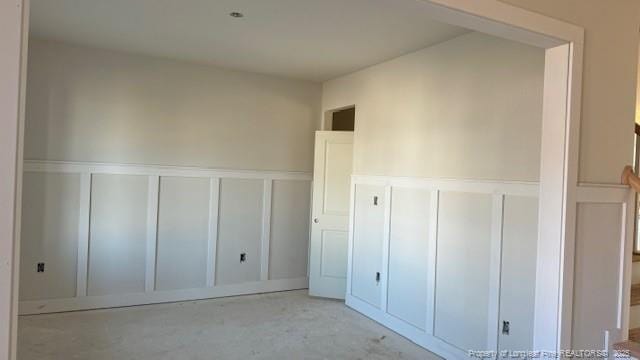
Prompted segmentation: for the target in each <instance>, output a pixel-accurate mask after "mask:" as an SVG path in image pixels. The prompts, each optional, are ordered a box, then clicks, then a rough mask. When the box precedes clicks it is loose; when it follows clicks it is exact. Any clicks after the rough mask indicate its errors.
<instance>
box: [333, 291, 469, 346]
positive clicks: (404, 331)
mask: <svg viewBox="0 0 640 360" xmlns="http://www.w3.org/2000/svg"><path fill="white" fill-rule="evenodd" d="M345 302H346V305H347V306H348V307H350V308H352V309H354V310H355V311H357V312H359V313H361V314H363V315H364V316H366V317H368V318H370V319H371V320H373V321H375V322H377V323H380V324H381V325H383V326H385V327H387V328H389V329H391V330H393V331H394V332H396V333H398V334H400V335H402V336H404V337H405V338H407V339H408V340H410V341H411V342H413V343H415V344H416V345H418V346H421V347H423V348H425V349H427V350H429V351H431V352H433V353H434V354H436V355H438V356H442V357H443V358H445V359H469V357H468V355H467V353H466V352H465V351H462V350H460V349H458V348H456V347H454V346H453V345H450V344H448V343H446V342H444V341H442V340H440V339H439V338H437V337H435V336H434V335H432V334H428V333H427V332H426V331H424V330H421V329H418V328H417V327H415V326H413V325H410V324H409V323H406V322H404V321H402V320H400V319H398V318H396V317H394V316H393V315H390V314H388V313H385V312H383V311H382V310H380V309H378V308H376V307H375V306H373V305H371V304H369V303H367V302H365V301H362V300H360V299H358V298H357V297H355V296H353V295H350V294H347V296H346V299H345Z"/></svg>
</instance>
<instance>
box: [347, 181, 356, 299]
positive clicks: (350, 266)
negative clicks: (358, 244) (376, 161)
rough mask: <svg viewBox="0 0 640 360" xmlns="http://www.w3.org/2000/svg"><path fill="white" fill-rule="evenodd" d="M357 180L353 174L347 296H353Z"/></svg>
mask: <svg viewBox="0 0 640 360" xmlns="http://www.w3.org/2000/svg"><path fill="white" fill-rule="evenodd" d="M355 209H356V180H355V179H354V176H353V175H352V176H351V185H350V186H349V233H348V237H347V290H346V293H345V296H351V276H352V274H353V233H354V229H355V220H356V214H355V212H356V211H355Z"/></svg>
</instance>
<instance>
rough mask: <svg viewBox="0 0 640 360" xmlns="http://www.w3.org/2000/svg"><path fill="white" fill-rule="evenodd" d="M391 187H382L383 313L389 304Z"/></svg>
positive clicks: (381, 295) (381, 296)
mask: <svg viewBox="0 0 640 360" xmlns="http://www.w3.org/2000/svg"><path fill="white" fill-rule="evenodd" d="M391 192H392V188H391V185H386V186H385V187H384V224H383V237H382V271H383V272H382V279H381V284H380V285H381V290H382V291H381V294H380V298H381V299H382V303H381V304H380V306H381V309H382V311H383V312H384V313H386V312H387V304H388V302H389V297H388V290H389V246H390V237H391V201H392V199H391V196H392V195H391Z"/></svg>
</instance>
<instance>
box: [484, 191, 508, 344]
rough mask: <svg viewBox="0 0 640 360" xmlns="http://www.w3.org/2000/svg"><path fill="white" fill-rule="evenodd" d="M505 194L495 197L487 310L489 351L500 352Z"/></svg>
mask: <svg viewBox="0 0 640 360" xmlns="http://www.w3.org/2000/svg"><path fill="white" fill-rule="evenodd" d="M504 200H505V196H504V194H494V195H493V214H492V216H491V217H492V219H491V255H490V257H491V258H490V262H489V264H490V265H489V266H490V268H489V289H490V292H489V301H488V303H489V304H488V305H489V306H488V309H487V349H488V350H493V351H498V341H499V335H498V334H499V329H500V282H501V276H502V239H503V235H502V234H503V227H504Z"/></svg>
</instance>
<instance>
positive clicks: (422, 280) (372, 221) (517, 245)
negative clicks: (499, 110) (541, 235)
mask: <svg viewBox="0 0 640 360" xmlns="http://www.w3.org/2000/svg"><path fill="white" fill-rule="evenodd" d="M352 192H353V196H352V199H351V208H352V210H353V211H352V219H351V228H350V239H349V268H348V272H349V274H348V285H347V296H346V303H347V305H348V306H350V307H352V308H354V309H355V310H357V311H359V312H361V313H363V314H365V315H366V316H368V317H370V318H372V319H374V320H376V321H378V322H380V323H382V324H383V325H385V326H387V327H389V328H391V329H392V330H394V331H397V332H398V333H400V334H402V335H404V336H406V337H407V338H409V339H411V340H412V341H414V342H416V343H417V344H419V345H421V346H424V347H426V348H428V349H430V350H431V351H434V352H436V353H437V354H439V355H441V356H443V357H445V358H460V359H462V358H468V357H467V356H468V355H467V351H468V350H470V349H471V350H530V349H532V345H533V342H532V341H533V327H534V301H535V296H534V292H535V286H536V272H537V271H538V269H537V268H536V254H537V252H538V251H541V250H539V249H538V248H537V245H538V241H537V240H538V184H537V183H533V182H531V183H527V182H506V181H478V180H437V179H425V178H406V177H405V178H402V177H386V176H364V175H363V176H353V177H352ZM375 198H377V199H378V200H377V202H376V200H374V199H375ZM575 200H576V202H577V207H578V215H577V217H578V218H577V227H576V231H577V236H576V239H577V240H576V243H575V244H571V245H570V249H573V251H574V252H575V263H567V264H566V266H567V268H568V269H570V270H569V271H568V274H569V275H568V276H569V277H570V278H571V277H573V278H574V288H573V291H572V292H571V294H568V296H567V299H568V301H571V302H572V303H573V309H572V313H569V314H563V316H568V317H567V318H566V320H567V321H569V322H570V323H571V326H572V328H573V338H572V339H571V342H572V348H575V349H609V347H610V346H611V342H612V341H617V339H619V337H620V336H622V335H623V334H626V332H627V330H628V299H629V291H630V290H629V285H628V284H629V279H630V276H631V268H630V264H631V237H630V236H629V234H630V233H632V232H633V223H632V222H631V221H628V219H631V220H632V217H629V218H627V216H626V214H627V211H632V210H633V203H634V202H633V195H632V194H631V193H630V191H629V190H628V189H627V188H625V187H619V186H598V185H583V186H580V187H578V191H577V198H576V199H575ZM376 203H377V205H376ZM603 225H604V226H603ZM611 229H615V231H611ZM570 257H571V258H573V256H570ZM602 261H607V262H611V264H607V268H609V269H616V270H615V271H611V272H610V273H599V274H598V275H597V276H593V272H589V271H588V269H589V267H590V266H593V264H596V263H599V262H602ZM621 279H622V280H621ZM600 293H604V294H611V293H615V294H619V295H618V296H617V300H616V301H613V302H610V303H603V302H602V298H603V297H601V296H598V294H600ZM604 298H606V299H609V297H606V296H605V297H604ZM594 313H596V314H598V315H597V316H596V315H594ZM504 321H508V322H509V333H508V334H504V333H503V330H504ZM594 321H597V324H596V323H594Z"/></svg>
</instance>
